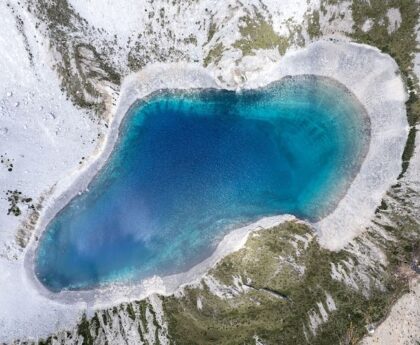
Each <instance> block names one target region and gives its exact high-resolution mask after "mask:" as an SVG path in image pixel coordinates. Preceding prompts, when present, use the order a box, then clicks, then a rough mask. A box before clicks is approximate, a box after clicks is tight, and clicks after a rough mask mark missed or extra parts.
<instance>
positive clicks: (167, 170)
mask: <svg viewBox="0 0 420 345" xmlns="http://www.w3.org/2000/svg"><path fill="white" fill-rule="evenodd" d="M368 142H369V123H368V121H367V118H366V114H365V112H364V109H363V107H362V106H361V105H360V103H359V102H358V101H357V100H356V99H355V98H354V96H352V95H351V94H350V93H349V92H348V91H347V90H346V89H345V88H344V87H342V86H340V85H338V84H337V83H335V82H333V81H331V80H329V79H324V78H317V77H313V76H305V77H296V78H286V79H283V80H282V81H280V82H277V83H275V84H272V85H270V86H269V87H266V88H264V89H258V90H253V91H243V92H241V93H235V92H230V91H216V90H197V91H190V92H169V91H168V92H161V93H158V94H155V95H153V96H151V97H149V98H148V99H146V100H143V101H141V102H138V103H137V104H136V105H135V106H133V107H132V109H131V110H130V113H129V114H128V115H127V118H126V120H125V121H124V123H123V124H122V126H121V128H120V139H119V142H118V143H117V145H116V147H115V149H114V151H113V153H112V155H111V157H110V159H109V160H108V162H107V163H106V165H105V167H104V168H103V169H102V170H101V171H100V173H99V174H98V175H97V176H96V177H95V178H94V180H93V181H92V182H91V183H90V185H89V191H87V192H85V193H84V194H82V195H81V196H78V197H76V198H74V199H73V200H72V201H71V202H70V203H69V204H68V205H67V206H66V207H65V208H64V209H63V210H62V211H61V212H59V214H58V215H57V216H56V217H55V218H54V219H53V220H52V221H51V223H50V224H49V225H48V227H47V229H46V231H45V233H44V235H43V237H42V238H41V242H40V245H39V248H38V251H37V254H36V274H37V276H38V278H39V279H40V281H41V282H42V283H43V284H44V285H45V286H46V287H47V288H49V289H50V290H52V291H60V290H62V289H86V288H92V287H95V286H98V285H101V284H104V283H109V282H113V281H119V282H120V281H127V282H136V281H139V280H141V279H143V278H147V277H150V276H153V275H155V274H157V275H166V274H172V273H177V272H181V271H185V270H186V269H188V268H190V267H192V266H193V265H195V264H197V263H198V262H199V261H201V260H202V259H204V258H205V257H207V256H209V255H210V254H211V252H212V250H214V248H215V245H216V244H217V242H218V241H219V240H220V239H221V238H222V236H223V235H225V234H226V232H227V231H229V230H230V229H232V228H235V227H238V226H239V225H242V224H245V223H249V222H252V221H255V220H257V219H258V218H261V217H263V216H269V215H278V214H283V213H291V214H294V215H297V216H298V217H301V218H305V219H309V220H316V219H318V218H319V217H322V216H324V215H325V214H327V213H328V212H330V211H331V210H332V209H333V208H334V207H335V206H336V204H337V202H338V201H339V199H340V197H341V196H342V195H343V193H344V192H345V190H346V188H347V187H348V185H349V183H350V182H351V180H352V179H353V178H354V175H355V173H357V170H358V168H359V166H360V164H361V161H362V159H363V157H364V152H366V148H367V145H368Z"/></svg>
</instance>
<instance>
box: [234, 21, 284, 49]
mask: <svg viewBox="0 0 420 345" xmlns="http://www.w3.org/2000/svg"><path fill="white" fill-rule="evenodd" d="M241 24H242V26H241V28H240V33H241V36H242V38H241V39H240V40H238V41H236V42H235V43H234V44H233V47H235V48H239V49H240V50H241V51H242V54H243V55H244V56H245V55H252V54H254V50H255V49H272V48H277V49H278V50H279V52H280V54H281V55H283V54H284V53H285V52H286V49H287V48H288V47H289V45H290V43H289V39H288V38H287V37H282V36H279V35H278V34H276V33H275V32H274V30H273V26H272V25H271V23H268V22H267V21H266V20H265V19H264V18H263V16H262V15H260V14H258V15H257V16H256V17H254V18H253V17H249V16H247V17H243V18H241Z"/></svg>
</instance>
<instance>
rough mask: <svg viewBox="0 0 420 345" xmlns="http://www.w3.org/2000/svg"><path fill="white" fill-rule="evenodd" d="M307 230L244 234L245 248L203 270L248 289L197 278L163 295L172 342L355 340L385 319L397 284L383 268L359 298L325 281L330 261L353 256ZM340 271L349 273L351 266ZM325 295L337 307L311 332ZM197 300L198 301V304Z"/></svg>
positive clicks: (287, 227)
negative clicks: (215, 290) (225, 294)
mask: <svg viewBox="0 0 420 345" xmlns="http://www.w3.org/2000/svg"><path fill="white" fill-rule="evenodd" d="M296 235H298V236H302V237H303V238H306V239H307V241H308V243H307V245H305V242H304V241H298V240H296V237H295V236H296ZM311 235H312V234H311V230H310V229H309V228H308V227H307V226H306V225H302V224H299V223H286V224H283V225H280V226H279V227H276V228H273V229H270V230H265V231H263V232H261V233H258V235H256V236H251V237H250V238H249V240H248V242H247V244H246V247H245V248H243V249H241V250H240V251H238V252H236V253H233V254H231V255H229V256H227V257H226V258H224V259H223V260H222V261H221V262H220V263H219V264H218V265H217V266H216V267H215V268H214V269H213V270H211V271H210V275H211V276H213V277H214V278H216V279H217V280H218V281H219V282H220V283H222V284H224V285H227V286H235V283H234V279H236V281H237V282H239V283H237V285H239V287H244V286H245V289H246V290H247V292H239V293H237V294H234V295H233V296H231V298H228V299H221V298H219V297H217V296H216V295H214V294H212V293H211V291H210V289H209V287H208V286H207V285H206V280H204V281H203V282H202V286H203V287H202V288H200V287H189V288H186V289H185V293H184V295H183V296H182V297H179V298H175V297H172V296H170V297H165V298H164V309H165V314H166V317H167V319H168V323H169V333H170V334H171V336H172V338H173V339H174V340H175V341H176V342H177V343H178V344H215V343H216V344H251V343H255V340H253V339H254V336H256V335H257V336H258V338H259V339H261V340H262V342H263V343H264V344H305V343H310V344H339V343H355V342H356V341H357V340H359V339H360V338H361V337H362V336H363V335H364V334H365V326H366V325H367V324H369V323H371V322H375V321H378V320H380V319H381V318H382V317H384V315H385V313H386V310H387V308H388V306H389V301H390V300H391V299H392V298H393V296H396V295H398V294H399V291H400V290H401V287H402V284H400V283H399V282H398V281H397V280H396V279H394V278H393V276H392V275H391V274H386V275H384V276H382V277H380V279H381V280H382V282H383V284H384V285H386V287H387V291H385V292H382V291H380V290H379V289H373V290H372V291H371V295H370V296H369V297H366V296H365V295H364V294H363V293H362V292H361V291H360V290H356V289H354V288H351V287H349V286H347V285H345V284H344V283H342V282H339V281H337V280H334V279H332V278H331V264H332V263H334V264H335V265H336V266H337V265H339V264H340V265H341V267H346V265H345V264H344V261H346V262H353V264H354V266H355V267H356V269H357V266H358V262H357V258H356V257H355V256H353V255H352V254H350V253H349V252H346V251H339V252H330V251H328V250H325V249H322V248H320V246H319V244H318V242H317V241H316V240H309V239H308V238H310V237H309V236H311ZM305 246H307V247H306V249H305ZM299 267H303V268H304V272H302V271H300V269H299ZM345 270H346V273H347V274H351V269H349V268H348V267H346V268H345ZM238 278H239V279H238ZM238 291H240V290H239V289H238ZM327 294H329V295H331V296H332V298H333V299H334V301H335V303H336V306H337V310H332V311H330V317H329V318H328V320H325V321H326V322H323V323H322V324H321V325H320V326H319V327H318V328H317V329H316V331H315V332H316V334H313V333H312V331H311V330H310V326H309V323H310V321H309V315H310V314H311V313H313V312H316V313H318V314H319V313H320V312H319V306H318V304H317V303H322V305H323V307H324V308H325V310H328V306H327V302H326V299H327ZM197 298H200V300H201V301H202V302H201V303H202V309H201V310H200V309H198V308H197ZM332 309H334V308H332Z"/></svg>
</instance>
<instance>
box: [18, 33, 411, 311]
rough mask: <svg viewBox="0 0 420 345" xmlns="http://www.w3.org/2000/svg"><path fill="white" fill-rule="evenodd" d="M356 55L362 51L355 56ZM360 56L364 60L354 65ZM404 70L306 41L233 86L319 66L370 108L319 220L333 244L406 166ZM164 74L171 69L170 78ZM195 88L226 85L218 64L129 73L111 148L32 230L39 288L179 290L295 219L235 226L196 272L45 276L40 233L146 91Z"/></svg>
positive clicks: (105, 295) (97, 301) (376, 55)
mask: <svg viewBox="0 0 420 345" xmlns="http://www.w3.org/2000/svg"><path fill="white" fill-rule="evenodd" d="M349 56H350V57H349ZM358 56H359V58H360V56H363V57H364V60H366V57H368V59H367V60H366V61H365V63H364V65H363V64H360V63H359V61H358V60H357V59H355V58H357V57H358ZM351 57H353V58H354V59H353V60H352V58H351ZM343 61H348V63H349V65H348V66H345V65H344V64H343ZM373 61H375V64H373ZM352 62H353V63H354V64H355V65H356V66H353V65H352V64H351V63H352ZM371 65H375V73H373V72H372V73H369V72H368V71H366V69H367V68H369V66H371ZM344 67H346V68H344ZM350 71H351V72H352V73H350ZM378 71H379V72H378ZM396 71H398V67H397V65H396V64H395V62H394V61H393V60H392V59H391V58H390V57H389V56H387V55H384V54H382V53H380V52H379V50H377V49H375V48H371V47H368V46H364V45H359V44H352V43H344V42H341V43H337V42H336V43H331V42H327V41H320V42H317V43H314V44H311V45H310V46H308V47H307V48H305V49H302V50H298V51H295V52H290V53H288V54H286V55H285V56H284V57H283V59H282V61H281V62H280V63H279V64H278V66H276V67H275V68H274V69H271V70H269V71H265V72H264V73H258V74H255V75H252V74H250V75H246V74H245V80H246V81H245V82H244V83H242V84H240V85H238V87H237V88H230V89H255V88H259V87H263V86H266V85H268V84H270V83H271V82H273V81H276V80H280V79H282V78H284V77H286V76H293V75H302V74H314V75H319V76H325V77H329V78H332V79H335V80H337V81H338V82H340V83H342V84H343V85H344V86H346V87H347V88H348V89H349V90H350V91H351V92H353V94H354V95H356V97H357V98H358V100H359V101H360V102H361V103H362V104H363V106H364V107H365V108H366V110H367V113H368V115H369V118H370V121H371V126H372V128H371V134H372V136H371V143H370V146H369V149H368V152H367V155H366V158H365V160H364V162H363V163H362V166H361V168H360V171H359V173H358V174H357V176H356V177H355V179H354V180H353V182H352V183H351V185H350V187H349V189H348V190H347V192H346V194H345V195H344V196H343V198H342V199H341V201H340V202H339V204H338V205H337V207H336V209H335V210H334V211H333V212H332V213H330V214H329V215H328V216H326V217H325V218H323V219H322V220H320V221H319V222H317V223H315V224H313V227H314V229H315V230H316V231H317V233H318V236H319V240H320V243H321V244H322V245H323V246H324V247H326V248H328V249H332V250H338V249H340V248H342V247H343V246H344V245H345V244H347V243H348V241H350V240H351V239H352V238H353V237H355V236H356V235H357V234H359V233H360V232H361V231H362V230H363V229H364V228H365V226H366V225H367V224H368V223H369V219H370V217H371V216H372V215H373V213H374V211H375V209H376V207H377V205H378V203H379V202H380V199H381V198H382V195H383V194H384V193H385V192H386V189H387V188H388V187H389V185H391V184H392V183H393V182H394V181H395V179H396V178H397V176H398V174H399V172H400V161H401V155H402V150H403V149H404V145H405V139H406V135H407V133H408V124H407V120H406V116H405V105H404V102H405V100H406V94H405V91H404V88H403V84H402V81H401V78H400V77H399V76H398V75H397V74H396ZM162 76H165V80H163V77H162ZM193 88H196V89H204V88H213V89H222V88H226V87H224V86H223V85H219V84H218V83H217V82H216V81H215V80H214V79H213V76H212V73H211V71H209V70H207V69H204V68H202V67H199V66H197V65H191V64H158V65H152V66H149V67H146V68H145V69H144V70H142V71H141V72H139V73H137V74H135V75H131V76H129V77H127V78H126V80H125V81H124V84H123V86H122V91H121V96H120V99H119V102H118V107H117V111H116V114H115V116H114V117H113V120H112V123H111V125H110V129H109V135H108V137H107V138H106V141H105V143H104V146H103V149H102V150H101V152H100V153H98V154H97V155H96V157H95V158H94V160H93V162H92V163H91V164H90V165H89V166H88V167H87V168H86V169H84V170H83V171H82V172H81V173H80V174H78V176H76V177H74V178H73V179H69V181H65V182H64V183H62V184H61V185H59V186H58V188H57V189H56V190H55V191H54V196H55V197H52V198H51V199H50V200H49V205H47V207H46V208H45V211H43V213H42V216H41V219H40V222H39V224H38V226H37V228H36V230H35V231H36V233H35V234H34V235H33V236H32V240H31V243H30V245H29V248H28V250H27V253H26V255H25V260H24V265H25V271H26V273H27V274H26V276H27V277H26V278H27V279H28V281H27V282H28V284H30V285H31V287H33V288H35V289H37V290H38V292H39V293H40V294H41V295H43V296H45V297H47V298H48V299H53V300H56V301H59V302H62V303H75V302H86V303H87V304H88V305H90V306H92V307H95V308H98V307H105V306H109V305H114V304H116V303H119V302H123V301H127V300H132V299H141V298H144V297H146V296H148V295H150V294H152V293H161V294H171V293H173V292H175V291H176V290H177V289H178V288H179V287H180V286H182V285H183V284H189V283H191V282H193V281H195V280H197V279H199V278H201V276H202V275H203V274H205V273H206V271H207V270H208V269H209V268H211V267H212V266H214V265H215V264H216V263H217V261H219V260H220V259H221V258H222V257H224V256H225V255H227V254H229V253H231V252H233V251H235V250H238V249H239V248H241V247H242V246H243V245H244V244H245V242H246V239H247V237H248V235H249V233H250V232H251V231H253V230H257V229H260V228H269V227H273V226H276V225H278V224H280V223H281V222H284V221H290V220H295V218H294V217H293V216H288V215H280V216H277V217H270V218H263V219H262V220H260V221H258V222H256V223H253V224H251V225H249V226H246V227H244V228H241V229H237V230H233V231H232V232H230V233H229V234H227V235H226V236H225V237H224V239H223V240H222V241H221V242H220V243H219V245H218V246H217V249H216V250H215V252H214V253H213V254H212V255H211V256H210V257H209V258H208V259H206V260H204V261H203V262H201V263H200V264H198V265H196V266H194V267H193V268H192V269H190V270H189V271H188V272H185V273H181V274H176V275H172V276H168V277H153V278H150V279H146V280H144V281H141V282H139V283H138V284H134V285H127V286H122V285H120V284H112V285H109V286H106V287H104V288H98V289H93V290H88V291H62V292H60V293H51V292H50V291H49V290H47V289H46V288H45V287H44V286H43V285H42V284H41V283H40V282H39V281H38V280H37V278H36V276H35V272H34V255H35V253H36V248H37V244H38V243H37V242H36V241H35V240H34V238H37V237H40V235H41V233H42V232H43V231H44V229H45V227H46V225H47V224H48V223H49V221H50V220H51V219H52V218H53V217H54V216H55V215H56V214H57V213H58V212H59V211H60V210H61V209H62V208H63V207H64V206H65V205H66V204H67V203H68V202H69V201H70V200H71V199H72V198H74V197H75V196H77V195H78V193H80V192H82V191H84V190H86V188H87V186H88V184H89V183H90V181H91V180H92V178H93V177H94V176H95V175H96V174H97V173H98V171H99V170H100V169H101V168H102V166H103V165H104V164H105V162H106V161H107V159H108V158H109V156H110V154H111V152H112V150H113V148H114V146H115V144H116V143H117V141H118V135H119V127H120V124H121V122H122V120H123V119H124V117H125V115H126V114H127V113H128V111H129V110H130V108H131V107H132V105H133V104H135V102H136V101H138V100H139V99H143V98H144V97H147V96H148V95H150V94H151V93H153V92H159V90H162V89H179V90H188V89H193ZM226 89H229V88H226ZM375 96H376V97H375ZM386 101H387V102H386ZM391 147H392V150H391V151H390V148H391ZM384 157H385V158H386V159H385V161H384ZM378 167H380V168H381V171H382V176H376V175H377V171H378ZM372 175H373V176H372ZM343 229H345V230H343ZM340 230H341V231H340Z"/></svg>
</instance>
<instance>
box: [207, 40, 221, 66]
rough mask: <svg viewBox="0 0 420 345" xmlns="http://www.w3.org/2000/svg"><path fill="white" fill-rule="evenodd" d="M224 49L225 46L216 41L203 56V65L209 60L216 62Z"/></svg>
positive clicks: (208, 62) (209, 61)
mask: <svg viewBox="0 0 420 345" xmlns="http://www.w3.org/2000/svg"><path fill="white" fill-rule="evenodd" d="M224 50H225V47H224V46H223V44H222V43H218V44H217V45H216V46H214V47H213V48H212V49H211V50H210V51H209V53H208V54H207V56H206V57H205V58H204V67H207V66H208V65H209V64H210V63H211V62H213V63H216V64H217V63H218V62H219V61H220V59H221V58H222V54H223V51H224Z"/></svg>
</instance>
